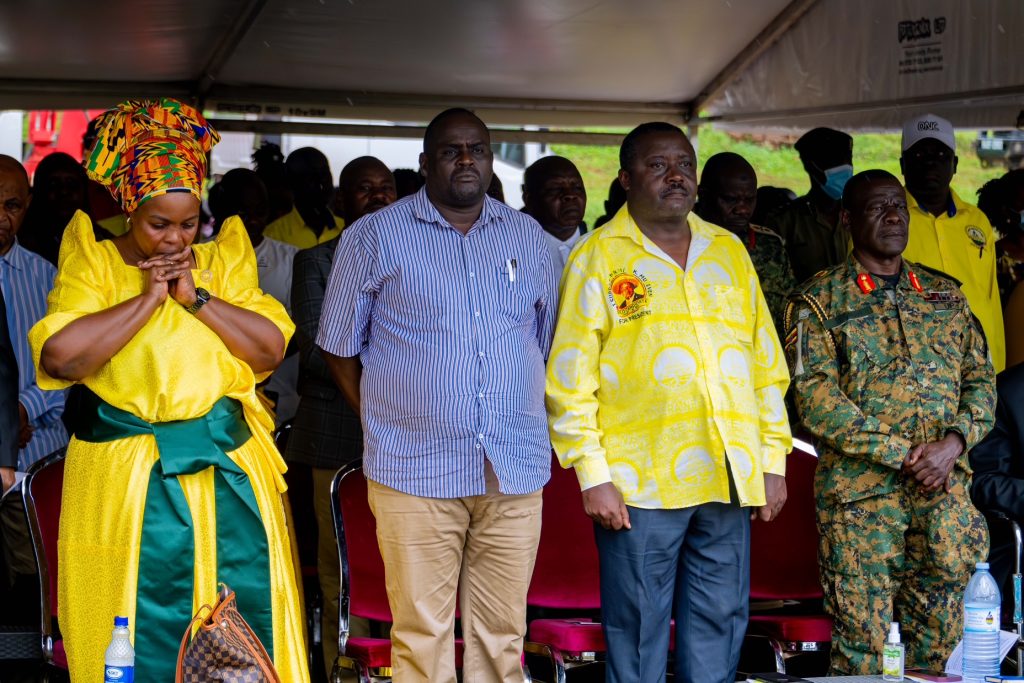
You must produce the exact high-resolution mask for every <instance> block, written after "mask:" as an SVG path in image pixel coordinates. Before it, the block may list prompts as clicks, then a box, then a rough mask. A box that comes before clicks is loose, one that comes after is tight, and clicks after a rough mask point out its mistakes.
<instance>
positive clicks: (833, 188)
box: [821, 164, 853, 200]
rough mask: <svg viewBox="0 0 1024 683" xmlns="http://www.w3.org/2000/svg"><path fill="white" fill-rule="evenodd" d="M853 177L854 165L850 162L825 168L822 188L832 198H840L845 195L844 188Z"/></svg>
mask: <svg viewBox="0 0 1024 683" xmlns="http://www.w3.org/2000/svg"><path fill="white" fill-rule="evenodd" d="M852 177H853V166H851V165H850V164H843V165H842V166H833V167H832V168H828V169H825V182H824V183H823V184H822V185H821V189H822V190H823V191H824V192H825V194H827V195H828V196H829V197H831V198H832V199H836V200H838V199H839V198H841V197H842V196H843V188H844V187H846V183H847V181H849V180H850V178H852Z"/></svg>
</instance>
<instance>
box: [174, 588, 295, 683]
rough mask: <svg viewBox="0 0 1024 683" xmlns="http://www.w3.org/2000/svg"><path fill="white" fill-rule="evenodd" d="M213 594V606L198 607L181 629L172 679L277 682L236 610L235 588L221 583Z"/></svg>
mask: <svg viewBox="0 0 1024 683" xmlns="http://www.w3.org/2000/svg"><path fill="white" fill-rule="evenodd" d="M217 598H218V600H217V604H216V605H214V606H213V607H211V606H210V605H203V606H202V607H200V608H199V612H197V613H196V616H195V618H194V619H192V621H191V623H189V625H188V628H186V629H185V635H184V636H183V637H182V639H181V647H180V648H179V649H178V666H177V668H176V670H175V676H174V681H175V683H205V682H206V681H223V682H224V683H281V679H280V678H279V677H278V675H277V671H276V670H275V669H274V663H273V662H272V661H271V659H270V655H268V654H267V650H266V649H265V648H264V647H263V643H261V642H260V639H259V638H257V637H256V634H255V633H253V630H252V629H251V628H250V627H249V624H247V623H245V619H243V618H242V615H241V614H239V613H238V607H237V605H236V604H235V592H234V591H233V590H231V589H230V588H228V587H227V586H226V585H225V584H223V583H222V584H220V592H219V594H218V596H217ZM197 622H198V623H199V629H198V630H197V631H196V634H195V636H192V629H193V628H194V627H195V625H196V623H197Z"/></svg>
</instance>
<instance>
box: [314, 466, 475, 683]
mask: <svg viewBox="0 0 1024 683" xmlns="http://www.w3.org/2000/svg"><path fill="white" fill-rule="evenodd" d="M331 501H332V502H333V504H334V531H335V534H336V535H337V538H338V559H339V562H340V564H341V599H340V602H339V605H338V659H337V660H336V661H335V663H334V670H333V671H332V672H331V682H332V683H341V672H342V671H343V670H347V671H353V672H355V673H356V674H357V675H358V676H359V683H370V682H371V681H375V680H378V679H384V680H389V679H390V677H391V640H390V639H389V638H353V637H349V618H350V616H357V617H363V618H366V619H369V620H371V621H378V622H384V623H391V621H392V616H391V606H390V605H389V604H388V593H387V588H386V586H385V583H384V560H383V559H381V556H380V549H379V548H378V546H377V522H376V520H375V519H374V518H373V513H372V512H371V511H370V505H369V503H368V502H367V498H366V479H365V478H364V477H363V467H362V460H356V461H354V462H352V463H349V464H348V465H346V466H344V467H342V468H341V469H340V470H338V474H337V475H335V477H334V482H333V483H332V484H331ZM462 653H463V642H462V640H461V639H459V638H456V639H455V666H456V668H459V669H461V668H462Z"/></svg>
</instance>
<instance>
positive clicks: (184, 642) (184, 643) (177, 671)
mask: <svg viewBox="0 0 1024 683" xmlns="http://www.w3.org/2000/svg"><path fill="white" fill-rule="evenodd" d="M218 606H219V605H218ZM205 610H209V611H210V615H212V614H213V612H214V610H213V608H212V607H210V606H209V605H203V606H202V607H200V608H199V611H198V612H196V615H195V616H194V617H193V618H192V621H190V622H189V624H188V628H186V629H185V635H183V636H182V637H181V647H179V648H178V664H177V666H175V667H174V683H182V673H181V667H182V664H184V662H185V649H186V648H187V647H188V643H189V641H190V640H191V639H192V628H193V627H194V626H195V625H196V622H197V621H198V622H203V621H206V619H207V617H206V616H204V615H203V612H204V611H205Z"/></svg>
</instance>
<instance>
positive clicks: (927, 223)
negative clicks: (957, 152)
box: [903, 190, 1006, 373]
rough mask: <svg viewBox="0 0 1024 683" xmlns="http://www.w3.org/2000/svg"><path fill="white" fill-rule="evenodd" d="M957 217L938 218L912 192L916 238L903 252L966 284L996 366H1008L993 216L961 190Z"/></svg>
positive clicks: (955, 206)
mask: <svg viewBox="0 0 1024 683" xmlns="http://www.w3.org/2000/svg"><path fill="white" fill-rule="evenodd" d="M949 193H950V195H952V197H953V215H950V214H949V213H944V214H942V215H941V216H933V215H932V214H930V213H929V212H928V210H927V209H923V208H921V206H920V205H919V204H918V203H917V200H916V199H914V197H913V195H911V194H910V193H909V192H908V193H907V206H908V207H909V208H910V239H909V241H908V242H907V248H906V250H905V251H904V252H903V258H904V259H906V260H907V261H913V262H915V263H920V264H921V265H925V266H928V267H929V268H934V269H936V270H941V271H942V272H943V273H946V274H947V275H950V276H952V277H954V278H956V279H957V280H959V281H960V283H961V285H960V289H961V290H963V293H964V296H966V297H967V304H968V305H969V306H970V307H971V312H972V313H974V315H976V316H977V317H978V320H979V321H980V322H981V328H982V329H983V330H984V331H985V337H986V338H987V339H988V348H989V353H990V354H991V356H992V366H993V367H994V368H995V371H996V372H997V373H998V372H1001V371H1002V370H1003V368H1005V367H1006V340H1005V338H1004V336H1003V309H1002V304H1001V303H1000V301H999V285H998V284H997V283H996V237H995V233H994V232H993V230H992V226H991V225H990V224H989V222H988V218H986V217H985V214H984V213H982V212H981V209H979V208H978V207H976V206H974V205H972V204H968V203H967V202H965V201H963V200H962V199H960V197H958V196H957V194H956V193H955V192H953V191H952V190H950V191H949Z"/></svg>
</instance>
